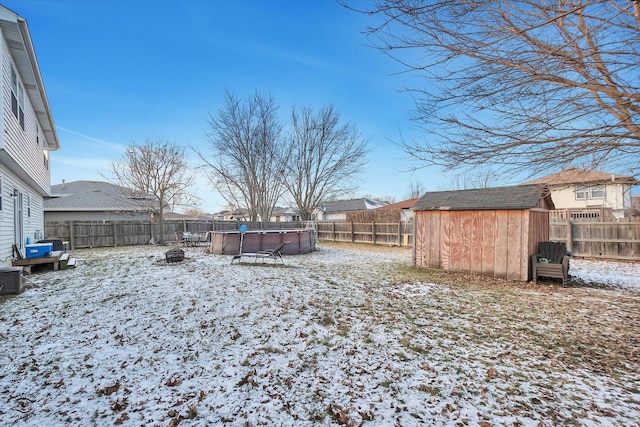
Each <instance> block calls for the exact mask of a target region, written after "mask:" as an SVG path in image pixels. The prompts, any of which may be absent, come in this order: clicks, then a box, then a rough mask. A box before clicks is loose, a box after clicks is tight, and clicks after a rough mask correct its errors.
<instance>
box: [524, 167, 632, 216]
mask: <svg viewBox="0 0 640 427" xmlns="http://www.w3.org/2000/svg"><path fill="white" fill-rule="evenodd" d="M526 184H547V186H548V187H549V190H551V197H552V198H553V203H554V204H555V206H556V209H585V208H608V209H611V210H612V212H613V215H614V216H615V217H616V218H624V217H628V216H629V214H630V211H631V189H632V188H633V186H634V185H638V184H640V182H639V181H637V180H636V179H635V178H634V177H632V176H625V175H617V174H613V173H606V172H598V171H589V170H584V169H577V168H570V169H566V170H564V171H562V172H558V173H554V174H551V175H547V176H543V177H542V178H538V179H535V180H533V181H529V182H527V183H525V185H526Z"/></svg>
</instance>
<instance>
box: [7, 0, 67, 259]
mask: <svg viewBox="0 0 640 427" xmlns="http://www.w3.org/2000/svg"><path fill="white" fill-rule="evenodd" d="M0 35H1V37H0V38H1V48H0V51H1V55H2V62H1V63H2V66H1V72H2V79H1V82H2V83H1V85H2V92H1V93H2V108H1V109H0V124H1V126H2V129H1V130H0V260H2V264H8V263H10V261H11V257H12V254H13V250H12V245H14V244H15V245H16V246H18V248H20V249H23V248H24V245H25V243H26V239H27V238H29V239H31V240H32V241H33V240H37V239H39V238H42V237H44V216H43V209H42V208H43V201H44V198H45V197H47V196H48V195H49V191H50V188H49V185H50V179H51V178H50V171H49V151H52V150H57V149H58V148H60V144H59V142H58V136H57V135H56V130H55V125H54V123H53V116H52V114H51V109H50V108H49V101H48V100H47V94H46V92H45V88H44V82H43V81H42V76H41V75H40V68H39V66H38V62H37V60H36V53H35V51H34V47H33V43H32V41H31V36H30V35H29V29H28V27H27V21H26V20H25V19H24V18H23V17H21V16H18V15H17V14H16V13H14V12H12V11H11V10H9V9H7V8H6V7H4V6H1V5H0Z"/></svg>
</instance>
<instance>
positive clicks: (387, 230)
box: [316, 221, 413, 246]
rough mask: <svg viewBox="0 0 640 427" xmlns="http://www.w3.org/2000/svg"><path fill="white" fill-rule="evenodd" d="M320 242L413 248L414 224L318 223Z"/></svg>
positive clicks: (317, 230) (317, 229)
mask: <svg viewBox="0 0 640 427" xmlns="http://www.w3.org/2000/svg"><path fill="white" fill-rule="evenodd" d="M316 232H317V234H318V240H331V241H334V242H356V243H373V244H381V245H396V246H412V245H413V223H406V222H396V223H375V222H367V223H357V222H328V221H322V222H316Z"/></svg>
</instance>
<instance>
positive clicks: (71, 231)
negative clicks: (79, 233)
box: [69, 221, 76, 250]
mask: <svg viewBox="0 0 640 427" xmlns="http://www.w3.org/2000/svg"><path fill="white" fill-rule="evenodd" d="M75 240H76V231H75V229H74V225H73V221H69V245H70V247H71V250H74V249H75V248H76V242H75Z"/></svg>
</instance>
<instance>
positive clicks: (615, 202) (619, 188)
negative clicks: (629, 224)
mask: <svg viewBox="0 0 640 427" xmlns="http://www.w3.org/2000/svg"><path fill="white" fill-rule="evenodd" d="M576 185H581V186H583V185H584V186H588V185H589V184H588V183H585V184H566V185H563V186H550V187H549V188H550V190H551V198H552V199H553V202H554V203H555V206H556V209H581V208H591V207H598V208H600V207H602V208H611V209H613V214H614V216H615V217H616V218H622V217H624V215H625V211H626V210H628V209H631V186H630V185H629V184H604V186H605V191H604V198H602V199H585V200H576V191H575V190H576ZM594 185H598V184H594Z"/></svg>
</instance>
